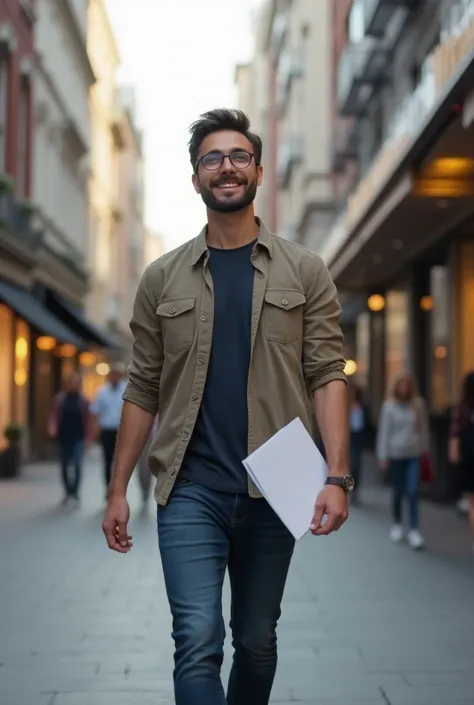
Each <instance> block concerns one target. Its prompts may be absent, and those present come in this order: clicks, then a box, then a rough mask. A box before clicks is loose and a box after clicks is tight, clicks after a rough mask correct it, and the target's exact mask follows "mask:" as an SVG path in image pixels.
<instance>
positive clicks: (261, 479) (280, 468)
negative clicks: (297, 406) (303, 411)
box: [243, 418, 328, 540]
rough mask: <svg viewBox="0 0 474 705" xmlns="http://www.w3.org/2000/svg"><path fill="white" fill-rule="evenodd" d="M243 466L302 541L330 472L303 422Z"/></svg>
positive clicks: (293, 424)
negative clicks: (317, 498)
mask: <svg viewBox="0 0 474 705" xmlns="http://www.w3.org/2000/svg"><path fill="white" fill-rule="evenodd" d="M243 464H244V466H245V468H246V470H247V472H248V473H249V475H250V477H251V478H252V480H253V481H254V482H255V484H256V485H257V487H258V488H259V490H260V492H261V493H262V495H263V496H264V497H265V499H266V500H267V502H268V503H269V504H270V506H271V507H272V508H273V510H274V511H275V512H276V513H277V514H278V516H279V517H280V519H281V520H282V522H283V523H284V524H285V526H286V527H287V529H288V530H289V531H290V532H291V533H292V534H293V536H294V537H295V539H296V540H299V539H300V538H302V537H303V536H304V535H305V534H306V533H307V532H308V531H309V528H310V526H311V520H312V518H313V514H314V506H315V503H316V497H317V496H318V494H319V492H320V491H321V490H322V488H323V487H324V484H325V482H326V478H327V473H328V468H327V465H326V462H325V460H324V458H323V456H322V455H321V453H320V452H319V450H318V448H317V446H316V444H315V443H314V441H313V439H312V438H311V436H310V435H309V433H308V431H307V430H306V428H305V427H304V425H303V422H302V421H301V419H299V418H296V419H294V421H292V422H291V423H289V424H288V425H287V426H285V427H284V428H282V429H281V430H280V431H278V433H276V434H275V435H274V436H272V437H271V438H270V439H269V440H268V441H267V442H266V443H264V444H263V445H262V446H260V448H257V450H256V451H254V452H253V453H251V454H250V455H249V456H248V457H247V458H246V459H245V460H244V461H243Z"/></svg>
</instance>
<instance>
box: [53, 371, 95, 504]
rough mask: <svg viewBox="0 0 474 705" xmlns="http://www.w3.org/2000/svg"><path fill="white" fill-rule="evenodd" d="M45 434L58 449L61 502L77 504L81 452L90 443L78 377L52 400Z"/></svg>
mask: <svg viewBox="0 0 474 705" xmlns="http://www.w3.org/2000/svg"><path fill="white" fill-rule="evenodd" d="M48 433H49V436H50V437H51V438H52V439H54V440H55V441H56V442H57V444H58V447H59V457H60V463H61V478H62V482H63V487H64V500H63V501H64V503H65V504H66V503H68V502H69V501H70V500H73V501H76V502H79V488H80V484H81V477H82V463H83V458H84V451H85V450H86V447H87V446H88V445H89V444H90V442H91V440H92V417H91V412H90V407H89V402H88V400H87V399H86V397H85V396H84V395H83V394H82V393H81V377H80V375H78V374H73V375H71V376H70V377H69V379H68V380H67V382H66V384H65V388H64V390H63V391H61V392H59V393H58V394H57V395H56V396H55V397H54V399H53V404H52V408H51V412H50V416H49V421H48ZM71 465H72V470H73V472H72V475H71Z"/></svg>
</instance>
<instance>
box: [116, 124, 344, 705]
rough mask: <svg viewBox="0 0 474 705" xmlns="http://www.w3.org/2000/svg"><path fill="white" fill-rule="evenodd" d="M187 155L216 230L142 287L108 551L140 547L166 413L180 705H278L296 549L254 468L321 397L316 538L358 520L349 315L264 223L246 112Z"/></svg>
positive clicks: (199, 136)
mask: <svg viewBox="0 0 474 705" xmlns="http://www.w3.org/2000/svg"><path fill="white" fill-rule="evenodd" d="M189 148H190V157H191V164H192V166H193V170H194V173H193V177H192V178H193V184H194V188H195V190H196V192H197V193H198V194H200V195H201V197H202V199H203V201H204V203H205V205H206V207H207V218H208V222H207V226H206V227H205V228H204V229H203V230H202V232H201V233H200V235H198V237H197V238H195V239H194V240H191V241H190V242H187V243H186V244H185V245H183V246H181V247H179V248H178V249H176V250H174V251H173V252H170V253H168V254H165V255H164V256H163V257H161V258H160V259H158V260H157V261H156V262H154V263H153V264H152V265H151V266H149V267H148V269H147V271H146V272H145V274H144V276H143V279H142V281H141V284H140V286H139V290H138V293H137V297H136V301H135V306H134V313H133V317H132V321H131V329H132V331H133V334H134V348H133V359H132V363H131V366H130V370H129V374H130V377H129V383H128V386H127V388H126V390H125V393H124V399H125V404H124V409H123V414H122V422H121V425H120V431H119V437H118V446H117V454H116V460H115V467H114V474H113V478H112V482H111V487H110V498H109V504H108V507H107V510H106V513H105V517H104V522H103V530H104V533H105V535H106V538H107V542H108V545H109V547H110V548H112V549H113V550H115V551H119V552H121V553H126V552H128V551H129V550H130V548H131V545H132V542H131V537H130V536H128V534H127V523H128V520H129V507H128V504H127V501H126V489H127V484H128V481H129V478H130V476H131V473H132V471H133V467H134V465H135V463H136V461H137V459H138V457H139V455H140V452H141V450H142V448H143V446H144V443H145V442H146V439H147V436H148V433H149V429H150V426H151V424H152V422H153V418H154V415H155V414H156V413H157V411H159V418H160V424H159V427H158V431H157V433H156V436H155V438H154V440H153V442H152V446H151V451H150V465H151V468H152V470H153V473H154V474H155V475H156V477H157V482H156V489H155V497H156V499H157V502H158V535H159V547H160V553H161V560H162V565H163V571H164V577H165V583H166V589H167V594H168V598H169V602H170V606H171V612H172V615H173V638H174V641H175V649H176V650H175V669H174V686H175V699H176V703H177V705H203V703H206V705H224V704H225V703H227V704H228V705H267V704H268V702H269V698H270V691H271V688H272V684H273V679H274V675H275V670H276V662H277V650H276V624H277V620H278V618H279V615H280V603H281V600H282V596H283V590H284V586H285V581H286V577H287V573H288V568H289V565H290V560H291V556H292V552H293V548H294V540H293V538H292V536H291V535H290V533H289V532H288V531H287V529H286V527H285V526H284V525H283V524H282V522H281V521H280V520H279V518H278V517H277V516H276V514H275V513H274V512H273V511H272V509H271V508H270V506H269V505H268V504H267V503H266V501H265V500H264V499H262V498H261V496H260V494H259V492H258V489H257V488H256V487H255V485H254V484H253V483H252V482H251V481H250V480H249V478H248V477H247V475H246V473H245V471H244V468H243V465H242V460H243V459H244V458H245V457H246V456H247V455H248V453H250V452H252V451H253V450H254V449H256V448H257V447H258V446H260V445H261V444H262V443H263V442H265V441H266V440H267V439H268V438H270V437H271V436H272V435H273V434H275V433H276V432H277V431H278V430H279V429H280V428H282V427H283V426H285V425H286V424H287V423H289V422H290V421H292V420H293V419H294V418H295V417H296V416H299V417H300V418H301V420H302V421H303V422H304V423H305V425H306V427H307V429H308V430H311V429H312V420H311V419H312V414H311V404H310V399H309V395H308V392H310V396H311V398H312V399H314V404H315V412H316V418H317V421H318V423H319V427H320V430H321V434H322V438H323V441H324V443H325V448H326V453H327V459H328V464H329V474H330V476H331V480H330V482H331V483H333V484H328V486H327V487H325V488H324V489H323V491H322V492H321V493H320V495H319V497H318V498H316V497H315V502H316V505H315V513H314V519H313V526H312V531H313V533H314V534H316V535H325V534H329V533H330V532H331V531H334V530H337V529H338V528H339V527H340V526H341V525H342V524H343V522H344V521H345V519H346V517H347V513H348V501H347V494H346V491H347V490H348V489H350V487H351V483H350V478H349V476H348V474H347V473H348V408H347V399H346V380H345V377H344V373H343V369H344V359H343V356H342V334H341V331H340V329H339V325H338V321H339V316H340V306H339V304H338V302H337V299H336V290H335V287H334V284H333V283H332V281H331V279H330V277H329V274H328V271H327V269H326V267H325V266H324V264H323V262H322V261H321V259H320V258H319V257H318V256H316V255H314V254H312V253H310V252H307V251H306V250H304V249H303V248H302V247H299V246H298V245H295V244H293V243H291V242H288V241H286V240H282V239H279V238H278V237H276V236H274V235H272V234H271V233H270V232H269V230H268V229H267V227H266V226H265V224H264V223H263V222H261V221H259V220H257V219H256V218H255V215H254V209H253V201H254V198H255V194H256V191H257V188H258V186H259V185H260V184H261V182H262V167H261V155H262V143H261V141H260V138H259V137H258V136H257V135H254V134H252V133H251V132H250V130H249V122H248V119H247V118H246V117H245V115H244V114H242V113H241V112H239V111H229V110H215V111H211V112H209V113H206V114H205V115H203V116H201V118H200V119H199V120H198V121H197V122H196V123H195V124H194V125H193V126H192V127H191V140H190V145H189ZM291 481H292V479H291V468H288V482H291ZM324 514H326V515H327V520H326V522H325V523H324V522H323V521H322V519H323V515H324ZM226 569H228V571H229V577H230V582H231V588H232V610H231V629H232V638H233V646H234V650H235V653H234V659H233V666H232V672H231V676H230V681H229V684H228V691H227V699H226V698H225V696H224V691H223V687H222V683H221V679H220V667H221V664H222V659H223V652H222V646H223V641H224V635H225V630H224V622H223V618H222V611H221V594H222V583H223V580H224V574H225V571H226Z"/></svg>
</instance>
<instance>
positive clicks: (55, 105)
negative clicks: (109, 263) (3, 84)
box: [33, 0, 92, 259]
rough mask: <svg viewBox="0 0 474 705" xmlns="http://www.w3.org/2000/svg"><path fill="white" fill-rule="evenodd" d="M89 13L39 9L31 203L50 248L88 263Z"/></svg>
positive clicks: (74, 8) (77, 6)
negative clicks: (36, 212) (36, 210)
mask: <svg viewBox="0 0 474 705" xmlns="http://www.w3.org/2000/svg"><path fill="white" fill-rule="evenodd" d="M69 3H73V5H69ZM86 12H87V0H42V2H40V3H38V4H37V23H36V45H37V52H38V71H37V73H36V79H35V130H34V152H33V198H34V200H35V202H36V203H37V205H38V207H39V217H40V218H41V219H42V221H43V225H44V227H45V231H46V242H47V244H48V245H49V246H50V247H52V248H53V249H55V250H56V251H58V252H62V253H64V254H68V255H70V256H78V257H79V258H81V259H85V258H86V253H87V246H88V192H87V153H88V151H89V148H90V119H89V108H88V93H89V87H90V84H91V81H92V72H91V69H90V66H89V61H88V58H87V50H86V46H87V45H86V17H87V15H86ZM74 18H75V19H76V20H77V22H74Z"/></svg>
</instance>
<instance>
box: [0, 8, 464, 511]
mask: <svg viewBox="0 0 474 705" xmlns="http://www.w3.org/2000/svg"><path fill="white" fill-rule="evenodd" d="M184 10H185V11H184ZM473 17H474V3H473V2H472V1H471V0H430V1H429V2H422V1H420V0H399V1H395V0H337V1H335V0H317V1H315V0H292V1H290V0H260V1H259V0H242V1H241V2H239V3H238V5H237V6H234V5H233V6H232V9H231V10H230V9H229V7H227V5H226V3H223V2H221V1H220V0H206V2H200V3H191V2H184V4H183V2H149V1H148V0H134V2H133V12H132V11H131V9H130V2H129V1H127V0H109V1H108V2H106V1H105V0H89V1H88V0H42V1H41V0H36V1H35V0H0V221H1V228H0V384H1V390H2V394H1V403H0V428H1V429H2V430H5V429H6V428H7V427H8V426H9V425H11V424H14V425H16V426H17V427H21V443H22V454H23V460H24V461H32V460H39V459H45V458H48V457H49V455H50V454H51V447H50V445H51V444H50V443H49V441H48V439H47V434H46V416H47V415H46V414H45V408H49V405H50V402H51V400H52V398H53V396H54V394H55V393H56V392H57V391H58V390H59V389H60V388H61V386H62V384H63V382H64V380H65V379H66V378H67V377H68V376H69V375H70V373H71V372H72V371H73V370H79V371H81V373H82V377H83V383H84V392H85V394H86V395H87V396H88V397H89V398H92V397H93V396H94V395H95V393H96V391H97V389H98V388H99V387H100V386H102V384H103V382H104V377H106V376H107V374H108V371H109V368H110V365H111V364H112V363H113V362H116V361H122V362H125V363H126V362H127V361H128V359H129V355H130V345H131V338H130V332H129V329H128V322H129V318H130V314H131V307H132V303H133V299H134V295H135V291H136V288H137V284H138V281H139V279H140V276H141V274H142V273H143V271H144V268H145V267H146V266H147V264H148V263H150V262H151V261H152V260H153V259H155V258H156V257H158V256H160V254H161V253H163V252H165V251H167V250H169V249H172V248H173V247H175V246H177V245H179V244H181V243H182V242H184V241H185V240H188V239H190V238H192V237H194V235H195V234H196V233H197V232H198V231H199V230H200V228H201V227H202V225H203V222H204V217H205V212H204V209H203V206H202V203H201V201H200V199H199V198H197V197H196V196H195V194H194V192H193V190H192V187H191V179H190V177H191V168H190V165H189V159H188V154H187V144H186V143H187V138H188V134H187V129H188V126H189V124H190V123H191V122H192V121H193V120H194V119H195V118H196V117H197V116H198V115H199V114H200V113H201V112H203V111H204V110H206V109H209V108H213V107H217V106H221V105H226V106H237V107H239V108H241V109H243V110H244V111H245V112H247V113H248V115H249V116H250V118H251V122H252V127H253V129H254V130H255V131H256V132H257V133H259V134H260V135H261V137H262V139H263V143H264V170H265V178H264V184H263V186H262V187H261V189H260V192H259V194H258V197H257V213H258V214H259V215H260V216H261V217H262V218H263V219H264V220H265V221H266V222H267V223H268V225H269V226H270V228H271V229H272V230H274V231H275V232H277V233H278V234H279V235H281V236H283V237H285V238H288V239H291V240H294V241H296V242H299V243H301V244H302V245H304V246H305V247H307V248H309V249H311V250H314V251H316V252H318V253H319V254H321V255H322V256H323V258H324V259H325V261H326V262H327V264H328V267H329V269H330V271H331V274H332V276H333V277H334V280H335V282H336V284H337V286H338V288H339V291H340V297H341V302H342V305H343V319H342V324H343V328H344V332H345V336H346V358H347V360H348V362H347V367H346V371H347V373H348V374H349V375H353V376H354V379H355V380H357V383H358V384H359V386H360V387H361V388H362V389H363V392H364V396H365V400H366V403H367V407H368V410H369V418H370V423H371V426H372V428H373V430H374V431H375V430H376V425H377V418H378V415H379V411H380V406H381V403H382V401H383V399H384V397H385V395H386V391H387V388H388V385H389V384H390V381H391V379H392V378H393V377H394V376H395V375H396V374H397V373H398V372H400V371H402V370H410V371H411V372H412V373H413V375H414V377H415V379H416V382H417V384H418V386H419V390H420V393H421V395H422V396H423V397H424V398H425V400H426V401H427V404H428V407H429V412H430V424H431V431H432V444H433V449H432V450H433V457H434V461H435V463H436V481H435V482H434V483H431V485H430V487H429V488H428V489H427V492H428V493H430V494H431V495H432V496H433V497H435V498H437V499H441V500H444V501H453V500H455V499H456V488H455V483H454V481H453V475H452V473H450V472H449V469H448V464H447V434H448V425H449V413H450V410H451V408H452V406H453V404H454V403H455V402H456V401H457V400H458V398H459V394H460V385H461V380H462V378H463V376H464V375H465V373H466V372H468V371H469V370H471V369H472V368H474V344H473V343H474V341H473V339H472V336H471V329H472V327H473V326H472V321H473V320H474V284H473V282H474V240H473V232H474V200H473V195H474V90H473V88H472V86H473V85H474V54H473V49H474V19H473Z"/></svg>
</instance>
